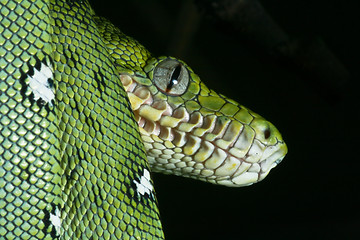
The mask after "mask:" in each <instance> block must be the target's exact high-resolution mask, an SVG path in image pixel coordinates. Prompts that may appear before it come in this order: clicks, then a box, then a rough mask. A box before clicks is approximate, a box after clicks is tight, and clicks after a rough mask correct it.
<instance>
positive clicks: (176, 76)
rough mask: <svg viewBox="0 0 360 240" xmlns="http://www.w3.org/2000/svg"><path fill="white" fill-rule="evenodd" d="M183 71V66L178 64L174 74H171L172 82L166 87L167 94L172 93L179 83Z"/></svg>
mask: <svg viewBox="0 0 360 240" xmlns="http://www.w3.org/2000/svg"><path fill="white" fill-rule="evenodd" d="M181 69H182V66H181V64H178V65H177V66H176V67H175V69H174V71H173V72H172V74H171V77H170V81H169V84H168V85H167V86H166V92H170V91H171V89H172V88H173V87H174V86H175V85H176V84H178V83H179V81H178V79H179V76H180V74H181Z"/></svg>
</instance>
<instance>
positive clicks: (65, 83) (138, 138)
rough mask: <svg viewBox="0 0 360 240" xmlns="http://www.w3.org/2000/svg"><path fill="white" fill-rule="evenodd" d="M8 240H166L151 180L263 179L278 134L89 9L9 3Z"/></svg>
mask: <svg viewBox="0 0 360 240" xmlns="http://www.w3.org/2000/svg"><path fill="white" fill-rule="evenodd" d="M0 3H1V5H0V8H1V9H0V70H1V72H0V90H1V96H0V238H1V239H55V238H59V239H162V238H164V234H163V231H162V226H161V222H160V217H159V210H158V204H157V201H156V196H155V191H154V189H153V185H152V180H151V177H150V169H151V171H156V172H163V173H166V174H175V175H180V176H185V177H190V178H194V179H199V180H203V181H206V182H210V183H214V184H221V185H226V186H246V185H250V184H252V183H255V182H258V181H260V180H262V179H263V178H265V176H266V175H267V174H268V173H269V171H270V170H271V169H272V168H273V167H275V166H276V165H277V164H278V163H279V162H280V161H281V160H282V159H283V158H284V156H285V154H286V153H287V148H286V145H285V143H284V141H283V140H282V137H281V135H280V133H279V132H278V130H277V129H276V128H275V127H274V126H273V125H272V124H271V123H269V122H268V121H266V120H265V119H264V118H262V117H261V116H259V115H258V114H256V113H254V112H252V111H250V110H249V109H247V108H245V107H244V106H242V105H239V104H238V103H237V102H235V101H233V100H230V99H228V98H226V97H225V96H223V95H221V94H217V93H216V92H214V91H213V90H210V89H209V88H207V87H206V86H205V85H204V83H203V82H201V81H200V79H199V77H198V76H197V75H196V74H195V73H194V72H193V71H192V69H191V68H190V67H189V66H188V65H186V64H185V63H184V62H183V61H181V60H178V59H176V58H173V57H153V56H152V55H151V54H150V53H149V52H148V51H147V50H146V49H145V48H144V47H143V46H142V45H141V44H140V43H138V42H137V41H136V40H134V39H132V38H130V37H128V36H126V35H125V34H124V33H122V32H121V31H120V30H119V29H118V28H116V27H115V26H114V25H113V24H111V23H110V22H109V21H107V20H106V19H104V18H101V17H98V16H96V15H95V13H94V11H93V10H92V9H91V7H90V5H89V4H88V3H87V1H78V0H51V1H45V0H42V1H41V0H0Z"/></svg>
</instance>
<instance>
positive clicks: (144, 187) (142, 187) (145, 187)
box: [134, 169, 153, 195]
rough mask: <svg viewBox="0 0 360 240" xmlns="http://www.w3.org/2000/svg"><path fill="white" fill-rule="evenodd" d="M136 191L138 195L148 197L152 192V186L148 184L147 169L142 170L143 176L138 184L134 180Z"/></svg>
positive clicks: (148, 174) (148, 175)
mask: <svg viewBox="0 0 360 240" xmlns="http://www.w3.org/2000/svg"><path fill="white" fill-rule="evenodd" d="M134 183H135V185H136V190H137V192H138V193H139V194H141V195H144V194H145V193H147V194H148V195H150V194H151V193H152V191H153V186H152V184H151V182H150V173H149V171H148V170H147V169H144V174H143V175H142V176H141V178H140V182H138V181H136V180H134Z"/></svg>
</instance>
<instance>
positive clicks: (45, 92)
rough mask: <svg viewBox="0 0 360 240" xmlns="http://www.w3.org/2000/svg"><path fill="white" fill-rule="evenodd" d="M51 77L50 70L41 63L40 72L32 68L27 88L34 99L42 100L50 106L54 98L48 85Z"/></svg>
mask: <svg viewBox="0 0 360 240" xmlns="http://www.w3.org/2000/svg"><path fill="white" fill-rule="evenodd" d="M52 77H53V74H52V71H51V68H49V67H48V66H46V65H45V64H43V63H41V66H40V71H38V70H37V69H36V68H34V75H33V76H32V77H30V76H29V78H30V83H29V87H30V89H31V90H32V92H33V93H34V99H35V100H38V99H40V98H41V99H42V100H43V101H44V102H46V103H49V105H50V106H52V103H51V101H52V100H53V99H54V98H55V94H54V92H53V91H52V89H51V87H50V85H49V79H51V78H52Z"/></svg>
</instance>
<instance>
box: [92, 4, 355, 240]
mask: <svg viewBox="0 0 360 240" xmlns="http://www.w3.org/2000/svg"><path fill="white" fill-rule="evenodd" d="M261 3H262V4H263V7H264V8H265V10H266V11H267V12H268V14H269V15H270V16H271V17H272V19H273V20H274V21H275V22H276V23H277V24H278V25H279V26H280V27H281V28H282V29H283V30H284V32H286V33H287V34H288V35H289V36H291V37H292V38H300V39H321V41H322V43H323V45H324V46H326V48H327V49H328V50H329V51H330V52H332V54H333V55H334V56H335V57H336V58H337V59H338V61H339V63H341V64H342V65H343V66H344V69H346V71H347V72H348V73H349V76H350V77H346V78H341V77H340V78H338V79H337V78H335V79H333V82H331V83H328V82H327V79H319V78H321V76H320V77H319V76H317V75H316V74H312V73H311V72H310V73H309V72H306V71H305V73H304V71H302V70H301V66H300V68H299V66H298V67H294V66H289V64H287V63H286V61H284V60H281V61H279V60H278V59H277V58H276V57H274V56H273V55H272V53H271V51H269V50H268V49H265V48H262V47H261V46H259V45H258V44H257V43H253V42H252V41H251V40H250V41H249V39H247V38H246V36H245V37H244V39H243V40H242V39H241V36H240V38H239V37H238V36H234V34H232V33H231V31H228V30H227V27H226V26H224V25H222V24H219V23H217V22H216V21H214V20H213V19H209V18H207V17H203V16H202V15H201V13H199V12H198V11H197V10H196V8H195V7H194V6H193V5H191V4H192V2H191V1H165V0H152V1H145V0H135V1H96V2H95V1H94V4H93V5H94V9H95V10H96V12H97V14H99V15H102V16H106V17H107V18H109V19H110V20H111V21H112V22H113V23H114V24H115V25H117V26H118V27H119V28H120V29H121V30H122V31H124V32H125V33H126V34H128V35H130V36H132V37H134V38H135V39H137V40H138V41H140V42H141V43H142V44H143V45H145V46H146V47H147V48H148V49H149V50H150V51H151V52H152V53H154V55H172V56H175V57H178V58H181V59H182V60H184V61H185V62H187V63H188V64H189V65H190V66H191V67H192V68H193V69H194V70H195V72H196V73H197V74H198V75H199V76H200V77H201V78H202V80H203V81H204V82H205V83H206V84H207V85H208V86H209V87H210V88H212V89H215V90H216V91H217V92H221V93H223V94H224V95H226V96H228V97H230V98H232V99H235V100H236V101H238V102H239V103H241V104H243V105H245V106H247V107H249V108H250V109H252V110H253V111H255V112H257V113H259V114H261V115H262V116H264V117H265V118H267V119H268V120H270V121H271V122H272V123H274V125H275V126H276V127H277V128H278V129H279V130H280V132H281V133H282V135H283V138H284V140H285V141H286V143H287V145H288V148H289V153H288V155H287V156H286V157H285V159H284V161H283V162H282V163H281V164H280V165H279V166H278V167H277V168H275V169H273V170H272V172H271V173H270V174H269V176H268V177H267V178H266V179H265V180H264V181H262V182H260V183H257V184H255V185H253V186H250V187H245V188H227V187H221V186H215V185H212V184H208V183H203V182H199V181H195V180H191V179H185V178H180V177H174V176H164V175H161V174H154V176H153V177H154V181H155V188H156V191H157V196H158V201H159V205H160V211H161V216H162V222H163V226H164V231H165V235H166V237H167V239H170V240H173V239H273V238H276V239H358V237H359V234H360V230H359V229H360V220H359V219H360V216H359V212H360V211H359V200H360V197H359V196H360V194H359V180H360V177H359V171H360V164H359V161H360V157H359V148H360V146H359V145H360V141H359V138H360V134H359V133H360V131H359V129H360V127H359V125H360V122H359V114H358V112H359V98H358V96H356V95H357V94H358V88H356V87H355V85H356V82H355V79H359V66H358V65H359V63H360V61H359V40H360V38H359V35H358V33H359V30H360V28H359V24H358V22H360V19H359V18H360V17H359V15H360V14H359V10H360V8H359V3H358V1H355V0H354V1H337V0H328V1H322V0H321V1H304V0H302V1H300V0H292V1H288V0H266V1H265V0H264V1H261ZM194 9H195V10H194ZM190 11H193V12H194V11H195V18H194V21H193V22H194V25H195V27H194V26H193V27H189V28H190V30H191V29H193V30H192V32H191V33H186V32H185V33H184V32H183V31H182V29H184V28H182V27H179V24H181V23H182V20H181V19H184V14H185V16H190V17H194V13H193V12H192V14H189V12H190ZM196 12H198V13H196ZM196 14H199V15H198V16H197V15H196ZM185 29H186V28H185ZM183 35H185V40H182V38H183ZM189 35H190V37H189ZM331 70H332V69H329V72H331Z"/></svg>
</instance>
